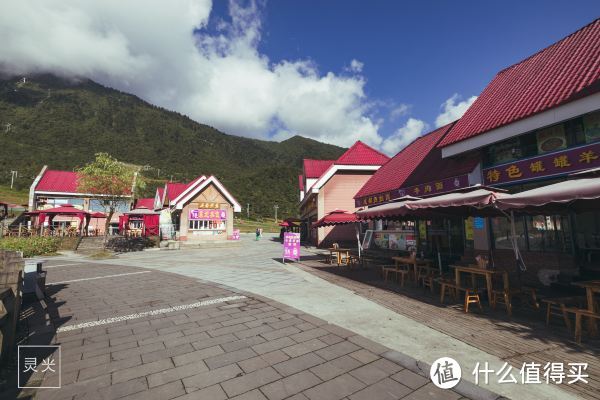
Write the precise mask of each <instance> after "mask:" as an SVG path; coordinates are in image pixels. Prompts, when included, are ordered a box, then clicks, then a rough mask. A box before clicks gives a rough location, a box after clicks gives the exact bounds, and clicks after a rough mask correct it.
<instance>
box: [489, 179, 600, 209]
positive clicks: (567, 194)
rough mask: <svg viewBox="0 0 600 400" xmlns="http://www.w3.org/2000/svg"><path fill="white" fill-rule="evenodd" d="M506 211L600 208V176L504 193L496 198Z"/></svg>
mask: <svg viewBox="0 0 600 400" xmlns="http://www.w3.org/2000/svg"><path fill="white" fill-rule="evenodd" d="M496 203H497V206H498V207H499V208H501V209H503V210H513V211H515V212H524V213H564V212H568V211H577V212H583V211H588V210H598V209H600V178H596V177H591V178H581V179H572V180H568V181H564V182H559V183H555V184H553V185H548V186H542V187H539V188H535V189H531V190H527V191H525V192H521V193H517V194H513V195H511V196H503V197H502V198H500V199H498V200H497V201H496Z"/></svg>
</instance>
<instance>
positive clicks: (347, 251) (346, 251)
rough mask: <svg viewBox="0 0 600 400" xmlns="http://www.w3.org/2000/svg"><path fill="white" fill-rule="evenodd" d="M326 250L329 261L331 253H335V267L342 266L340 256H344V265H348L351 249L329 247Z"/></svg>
mask: <svg viewBox="0 0 600 400" xmlns="http://www.w3.org/2000/svg"><path fill="white" fill-rule="evenodd" d="M328 250H329V255H330V256H331V260H332V261H333V253H336V259H337V265H338V267H339V266H340V265H341V264H342V254H345V255H346V264H347V263H348V260H349V258H350V250H351V249H342V248H336V247H330V248H329V249H328Z"/></svg>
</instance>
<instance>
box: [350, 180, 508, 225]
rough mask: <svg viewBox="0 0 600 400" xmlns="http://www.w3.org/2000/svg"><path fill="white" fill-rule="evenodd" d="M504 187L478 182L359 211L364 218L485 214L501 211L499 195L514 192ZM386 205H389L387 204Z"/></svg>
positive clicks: (502, 196)
mask: <svg viewBox="0 0 600 400" xmlns="http://www.w3.org/2000/svg"><path fill="white" fill-rule="evenodd" d="M504 192H505V191H504V190H502V189H493V188H488V187H485V186H481V185H475V186H471V187H468V188H464V189H459V190H456V191H454V192H450V193H446V194H442V195H439V196H433V197H428V198H426V199H421V200H414V201H403V202H398V203H389V204H384V205H382V206H379V210H376V209H375V208H376V207H374V208H373V209H367V210H364V211H359V212H358V215H359V217H360V218H362V219H370V218H383V219H386V218H390V219H393V218H399V217H408V216H412V217H433V216H444V215H462V216H465V217H467V216H477V215H479V216H485V215H499V214H501V212H500V211H499V210H498V209H497V208H496V207H494V204H495V202H496V200H497V199H499V198H504V197H507V196H510V195H509V194H506V193H504ZM384 206H385V207H384Z"/></svg>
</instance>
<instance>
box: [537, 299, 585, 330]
mask: <svg viewBox="0 0 600 400" xmlns="http://www.w3.org/2000/svg"><path fill="white" fill-rule="evenodd" d="M542 303H546V326H549V325H550V318H551V317H552V316H553V315H554V316H558V317H562V319H563V321H564V323H565V326H566V327H567V330H568V331H569V332H570V331H571V320H570V319H569V314H568V312H567V308H568V307H567V306H571V307H572V306H573V305H575V308H580V307H583V305H584V304H585V297H584V296H574V297H558V298H550V299H543V300H542Z"/></svg>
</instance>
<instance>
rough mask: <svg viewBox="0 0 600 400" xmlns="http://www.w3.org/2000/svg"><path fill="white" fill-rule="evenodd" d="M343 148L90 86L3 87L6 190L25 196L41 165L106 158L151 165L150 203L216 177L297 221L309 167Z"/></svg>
mask: <svg viewBox="0 0 600 400" xmlns="http://www.w3.org/2000/svg"><path fill="white" fill-rule="evenodd" d="M344 151H345V149H344V148H342V147H338V146H334V145H330V144H325V143H321V142H318V141H316V140H313V139H309V138H304V137H302V136H300V135H294V136H293V137H291V138H288V139H286V140H284V141H282V142H271V141H265V140H258V139H251V138H246V137H241V136H234V135H228V134H226V133H223V132H221V131H219V130H218V129H215V128H213V127H211V126H209V125H205V124H201V123H198V122H195V121H193V120H192V119H190V118H189V117H187V116H185V115H182V114H180V113H177V112H174V111H169V110H166V109H164V108H161V107H158V106H155V105H152V104H150V103H148V102H146V101H144V100H142V99H140V98H139V97H137V96H135V95H133V94H129V93H125V92H122V91H119V90H115V89H111V88H108V87H105V86H103V85H100V84H98V83H96V82H94V81H92V80H89V79H81V80H77V81H72V80H65V79H62V78H58V77H55V76H53V75H38V76H34V77H30V78H27V80H26V81H25V82H23V81H22V80H19V79H18V78H2V79H0V183H8V182H10V171H12V170H17V171H19V175H20V177H19V178H18V179H17V181H16V185H17V187H27V186H29V185H30V184H31V180H32V178H33V177H34V176H35V175H36V174H37V173H38V172H39V170H40V169H41V167H42V166H43V165H48V166H49V168H52V169H67V170H72V169H74V168H77V167H79V166H82V165H84V164H85V163H87V162H89V161H91V160H92V159H93V156H94V153H97V152H107V153H109V154H111V155H112V156H114V157H116V158H117V159H119V160H121V161H124V162H129V163H134V164H137V165H143V166H146V168H145V171H144V175H145V176H146V177H147V180H148V188H147V190H146V192H145V193H143V195H144V196H153V193H152V192H153V190H154V188H155V187H156V186H159V185H161V184H162V183H163V182H164V181H166V180H173V181H182V182H186V181H189V180H191V179H193V178H194V177H196V176H198V175H200V174H205V175H208V174H212V175H215V176H217V177H218V178H219V180H221V181H222V182H223V184H224V185H225V186H226V187H227V188H228V190H229V191H230V192H231V193H232V194H233V195H234V196H235V197H236V198H237V200H238V201H239V202H240V203H241V204H244V205H246V204H250V209H251V211H252V212H253V213H254V215H259V216H271V215H273V206H274V205H275V204H277V205H279V214H278V215H279V216H286V215H296V213H297V201H298V188H297V184H298V179H297V175H298V174H299V173H301V168H302V159H303V158H316V159H335V158H338V157H339V156H340V155H341V154H342V153H343V152H344Z"/></svg>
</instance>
